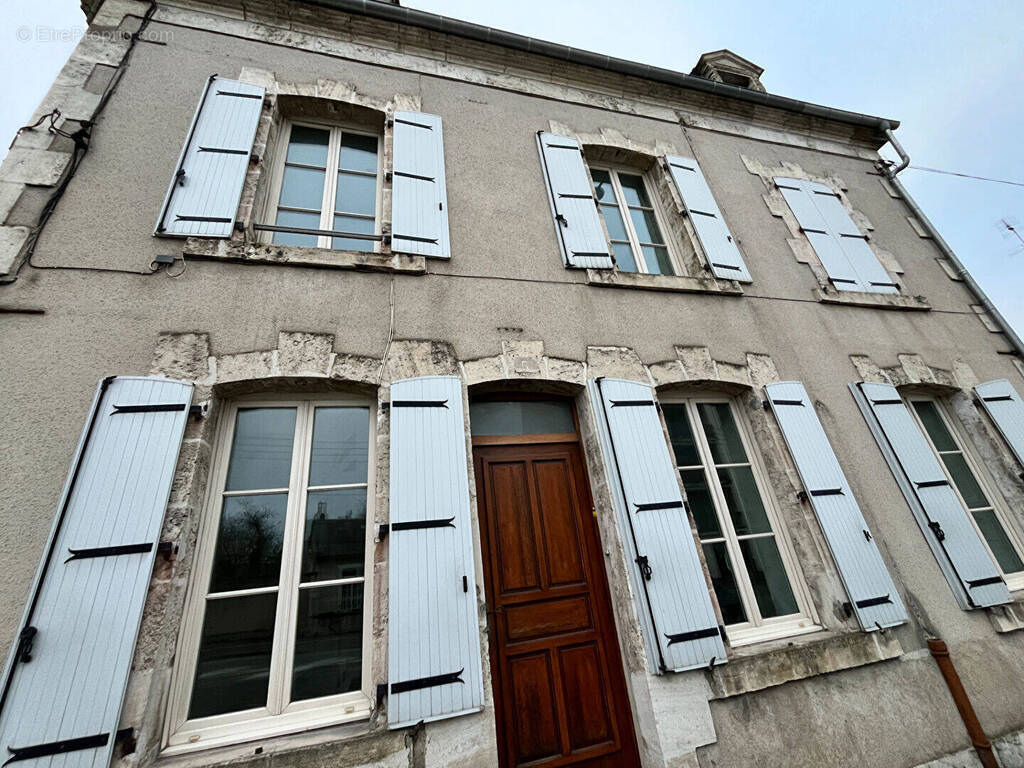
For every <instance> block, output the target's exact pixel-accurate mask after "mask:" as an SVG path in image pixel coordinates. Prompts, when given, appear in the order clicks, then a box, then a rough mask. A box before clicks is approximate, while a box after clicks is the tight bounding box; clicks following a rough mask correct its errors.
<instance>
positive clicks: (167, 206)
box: [155, 75, 264, 237]
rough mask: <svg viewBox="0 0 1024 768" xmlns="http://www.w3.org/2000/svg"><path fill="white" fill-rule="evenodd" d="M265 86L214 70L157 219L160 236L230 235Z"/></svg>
mask: <svg viewBox="0 0 1024 768" xmlns="http://www.w3.org/2000/svg"><path fill="white" fill-rule="evenodd" d="M263 95H264V91H263V88H261V87H260V86H258V85H250V84H249V83H240V82H238V81H237V80H228V79H227V78H223V77H217V76H216V75H214V76H213V77H211V78H210V79H209V81H208V82H207V83H206V88H205V90H203V96H202V98H200V99H199V106H198V107H197V108H196V114H195V117H193V118H192V126H191V127H190V128H189V132H188V138H187V139H186V140H185V146H184V147H182V150H181V155H180V156H179V158H178V167H177V170H176V171H175V173H174V178H172V179H171V185H170V187H169V188H168V189H167V196H166V197H165V198H164V206H163V208H162V209H161V211H160V219H159V221H157V224H156V232H155V234H157V235H181V236H186V235H195V236H199V237H230V236H231V231H232V229H234V226H235V216H236V214H237V213H238V200H239V198H240V197H241V195H242V184H243V183H244V182H245V174H246V172H247V171H248V168H249V155H250V154H251V153H252V142H253V139H254V138H255V137H256V128H257V126H258V125H259V121H260V113H261V111H262V109H263Z"/></svg>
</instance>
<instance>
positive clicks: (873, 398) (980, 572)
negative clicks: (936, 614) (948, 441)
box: [854, 382, 1010, 607]
mask: <svg viewBox="0 0 1024 768" xmlns="http://www.w3.org/2000/svg"><path fill="white" fill-rule="evenodd" d="M854 392H855V394H856V393H857V392H859V393H860V403H861V406H862V410H864V411H865V415H866V416H867V415H868V414H870V417H871V418H873V420H874V424H875V425H876V426H877V432H876V434H875V436H876V439H878V440H879V444H880V445H882V446H883V454H885V455H886V459H887V460H888V461H889V464H890V467H891V469H892V471H893V473H894V474H895V475H896V476H897V479H899V478H900V476H902V477H903V478H904V480H905V482H903V483H901V484H900V486H901V489H902V490H903V492H904V495H905V496H906V497H907V502H908V503H909V504H910V506H911V508H912V509H913V510H914V511H915V513H916V514H915V517H916V518H917V521H918V524H919V525H920V527H921V530H922V532H923V533H924V536H925V539H926V540H927V541H928V543H929V545H930V546H931V547H932V551H933V552H935V553H936V557H937V558H939V560H940V564H941V563H942V560H943V559H944V560H945V562H946V563H947V564H948V567H946V568H943V572H944V574H945V575H946V577H947V579H948V580H949V581H950V585H951V586H952V587H953V590H954V592H955V593H957V594H958V596H960V597H962V598H965V599H966V602H967V605H969V606H971V607H983V606H989V605H999V604H1002V603H1007V602H1009V601H1010V593H1009V591H1008V590H1007V588H1006V584H1005V583H1004V582H1003V580H1002V577H1001V576H1000V574H999V570H998V568H997V567H996V564H995V562H994V561H993V560H992V558H991V557H990V556H989V554H988V551H987V550H986V549H985V545H984V543H983V542H982V540H981V537H980V536H979V534H978V532H977V530H976V529H975V527H974V525H973V524H972V522H971V521H970V519H969V518H968V514H969V513H968V512H967V510H966V509H964V506H963V504H962V503H961V501H960V499H959V497H958V496H957V495H956V492H955V491H954V490H953V488H952V487H951V486H950V484H949V481H948V480H947V478H946V474H945V472H943V470H942V467H941V465H940V464H939V460H938V459H937V458H936V457H935V454H934V453H933V452H932V450H931V447H930V446H929V445H928V442H927V440H926V439H925V437H924V434H923V433H922V432H921V430H920V428H919V427H918V426H917V422H915V421H914V418H913V417H912V416H911V415H910V411H909V410H908V409H907V406H906V405H905V404H904V403H903V401H902V400H901V399H900V395H899V392H898V391H897V390H896V388H895V387H893V386H892V385H890V384H876V383H868V382H861V383H860V384H857V385H856V387H855V389H854ZM869 423H871V422H870V421H869ZM886 449H888V450H886ZM940 530H941V534H940V533H939V531H940Z"/></svg>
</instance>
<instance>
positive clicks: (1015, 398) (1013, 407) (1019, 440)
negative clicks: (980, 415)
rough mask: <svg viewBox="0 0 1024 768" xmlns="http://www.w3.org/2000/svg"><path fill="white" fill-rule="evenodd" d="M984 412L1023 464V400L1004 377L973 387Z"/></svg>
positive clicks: (1023, 464) (1022, 464)
mask: <svg viewBox="0 0 1024 768" xmlns="http://www.w3.org/2000/svg"><path fill="white" fill-rule="evenodd" d="M974 391H975V392H976V393H977V395H978V399H979V400H980V401H981V405H982V407H983V408H984V409H985V412H986V413H987V414H988V415H989V418H990V419H992V421H993V423H995V425H996V427H997V428H998V429H999V432H1000V433H1001V434H1002V435H1003V439H1004V440H1006V442H1007V444H1008V445H1009V446H1010V449H1011V450H1012V451H1013V453H1014V455H1015V456H1016V457H1017V461H1018V462H1020V464H1021V466H1024V401H1022V400H1021V397H1020V395H1019V394H1017V390H1015V389H1014V388H1013V385H1012V384H1010V382H1009V381H1007V380H1006V379H996V380H995V381H986V382H985V383H984V384H979V385H978V386H976V387H975V388H974Z"/></svg>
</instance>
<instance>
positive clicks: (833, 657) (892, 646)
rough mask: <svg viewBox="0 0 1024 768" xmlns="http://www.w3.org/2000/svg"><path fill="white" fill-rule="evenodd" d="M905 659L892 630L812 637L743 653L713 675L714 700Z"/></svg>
mask: <svg viewBox="0 0 1024 768" xmlns="http://www.w3.org/2000/svg"><path fill="white" fill-rule="evenodd" d="M902 655H903V646H901V645H900V642H899V640H897V639H896V634H895V632H893V631H892V630H887V631H886V632H843V633H841V634H835V633H831V634H827V635H824V636H822V635H808V636H806V637H802V638H796V639H793V638H790V639H789V640H780V641H776V642H772V643H762V644H758V645H756V646H750V647H747V648H741V649H739V650H734V651H731V652H730V655H729V662H728V663H727V664H723V665H721V666H718V667H715V668H714V671H713V672H712V673H711V675H710V683H711V691H712V698H713V699H727V698H729V697H731V696H739V695H741V694H744V693H752V692H754V691H760V690H764V689H765V688H771V687H773V686H776V685H782V684H783V683H789V682H792V681H793V680H803V679H804V678H808V677H817V676H818V675H826V674H828V673H830V672H838V671H840V670H843V669H853V668H854V667H862V666H864V665H866V664H874V663H876V662H879V661H888V660H889V659H895V658H898V657H899V656H902Z"/></svg>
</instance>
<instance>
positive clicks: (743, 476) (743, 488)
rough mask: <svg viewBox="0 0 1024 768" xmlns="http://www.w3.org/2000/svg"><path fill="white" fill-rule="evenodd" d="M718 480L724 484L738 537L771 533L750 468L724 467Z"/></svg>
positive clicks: (723, 487)
mask: <svg viewBox="0 0 1024 768" xmlns="http://www.w3.org/2000/svg"><path fill="white" fill-rule="evenodd" d="M718 480H719V482H721V483H722V491H723V492H724V493H725V503H726V504H727V505H728V506H729V516H730V517H731V518H732V524H733V527H735V528H736V535H737V536H744V535H746V534H748V533H769V532H771V526H770V525H769V524H768V515H767V514H766V513H765V511H764V504H763V503H762V501H761V494H760V493H759V492H758V490H757V483H756V482H754V473H753V471H752V470H751V469H750V467H723V468H721V469H719V470H718Z"/></svg>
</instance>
